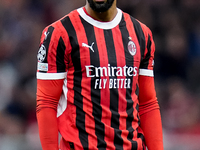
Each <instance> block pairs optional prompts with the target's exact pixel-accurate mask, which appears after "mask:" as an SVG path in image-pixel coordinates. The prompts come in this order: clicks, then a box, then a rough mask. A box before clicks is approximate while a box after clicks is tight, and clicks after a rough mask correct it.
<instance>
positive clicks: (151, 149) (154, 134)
mask: <svg viewBox="0 0 200 150" xmlns="http://www.w3.org/2000/svg"><path fill="white" fill-rule="evenodd" d="M139 87H140V90H139V115H140V120H141V124H140V126H141V128H142V130H143V132H144V137H145V142H146V145H147V147H148V150H163V137H162V124H161V116H160V110H159V105H158V101H157V98H156V92H155V87H154V78H153V77H148V76H142V75H140V76H139Z"/></svg>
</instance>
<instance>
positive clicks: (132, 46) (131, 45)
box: [128, 41, 137, 56]
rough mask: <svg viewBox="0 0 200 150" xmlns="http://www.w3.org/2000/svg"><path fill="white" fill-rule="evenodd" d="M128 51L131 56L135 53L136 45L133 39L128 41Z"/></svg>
mask: <svg viewBox="0 0 200 150" xmlns="http://www.w3.org/2000/svg"><path fill="white" fill-rule="evenodd" d="M128 51H129V53H130V54H131V55H132V56H134V55H135V54H136V51H137V50H136V45H135V43H134V42H133V41H129V42H128Z"/></svg>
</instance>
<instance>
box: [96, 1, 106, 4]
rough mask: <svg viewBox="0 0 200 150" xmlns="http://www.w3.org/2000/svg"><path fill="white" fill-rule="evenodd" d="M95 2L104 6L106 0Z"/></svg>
mask: <svg viewBox="0 0 200 150" xmlns="http://www.w3.org/2000/svg"><path fill="white" fill-rule="evenodd" d="M95 2H96V3H98V4H103V3H105V0H95Z"/></svg>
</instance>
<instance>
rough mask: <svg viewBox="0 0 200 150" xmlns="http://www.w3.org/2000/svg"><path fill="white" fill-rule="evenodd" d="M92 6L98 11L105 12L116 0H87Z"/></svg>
mask: <svg viewBox="0 0 200 150" xmlns="http://www.w3.org/2000/svg"><path fill="white" fill-rule="evenodd" d="M87 1H88V3H89V4H90V7H91V8H92V9H93V10H94V11H96V12H105V11H107V10H108V9H109V8H110V7H111V6H112V4H113V2H114V0H107V1H106V2H94V1H93V0H87Z"/></svg>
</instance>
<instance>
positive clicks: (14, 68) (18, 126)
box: [0, 0, 200, 150]
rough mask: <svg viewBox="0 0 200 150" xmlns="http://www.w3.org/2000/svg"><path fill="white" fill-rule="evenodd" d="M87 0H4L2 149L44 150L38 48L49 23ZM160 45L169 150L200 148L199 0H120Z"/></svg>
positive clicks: (0, 10) (158, 70) (0, 26)
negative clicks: (37, 110)
mask: <svg viewBox="0 0 200 150" xmlns="http://www.w3.org/2000/svg"><path fill="white" fill-rule="evenodd" d="M84 4H85V0H0V150H41V145H40V142H39V135H38V127H37V123H36V114H35V106H36V102H35V97H36V77H35V76H36V68H37V58H36V55H37V52H38V49H39V40H40V36H41V32H42V30H43V29H44V27H45V26H47V25H49V24H51V23H52V22H54V21H56V20H57V19H60V18H61V17H63V16H64V15H66V14H67V13H69V12H70V11H72V10H73V9H76V8H79V7H81V6H84ZM117 5H118V7H119V8H120V9H122V10H123V11H125V12H127V13H129V14H131V15H132V16H133V17H135V18H137V19H138V20H140V21H141V22H143V23H145V24H146V25H147V26H148V27H149V28H150V29H151V30H152V32H153V35H154V40H155V44H156V54H155V83H156V90H157V97H158V101H159V104H160V107H161V115H162V123H163V132H164V146H165V150H199V149H200V144H199V141H200V115H199V114H200V9H199V8H200V1H199V0H123V1H122V0H118V4H117Z"/></svg>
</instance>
